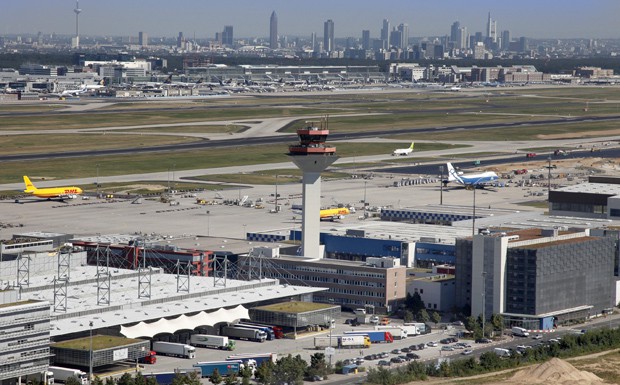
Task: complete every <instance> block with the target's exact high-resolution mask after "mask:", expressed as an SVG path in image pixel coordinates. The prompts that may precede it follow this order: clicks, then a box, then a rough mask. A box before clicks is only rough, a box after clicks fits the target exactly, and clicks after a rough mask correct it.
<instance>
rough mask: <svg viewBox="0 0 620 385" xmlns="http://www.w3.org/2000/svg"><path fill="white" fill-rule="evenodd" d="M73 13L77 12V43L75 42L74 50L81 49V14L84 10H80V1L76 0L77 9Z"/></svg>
mask: <svg viewBox="0 0 620 385" xmlns="http://www.w3.org/2000/svg"><path fill="white" fill-rule="evenodd" d="M73 12H75V41H74V44H73V46H74V48H79V47H80V12H82V9H81V8H80V0H75V9H74V10H73Z"/></svg>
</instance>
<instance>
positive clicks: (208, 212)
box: [207, 210, 211, 237]
mask: <svg viewBox="0 0 620 385" xmlns="http://www.w3.org/2000/svg"><path fill="white" fill-rule="evenodd" d="M210 235H211V211H209V210H207V237H209V236H210Z"/></svg>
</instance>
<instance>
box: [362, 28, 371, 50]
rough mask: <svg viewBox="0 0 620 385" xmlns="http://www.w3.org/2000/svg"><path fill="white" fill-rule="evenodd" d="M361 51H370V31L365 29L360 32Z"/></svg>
mask: <svg viewBox="0 0 620 385" xmlns="http://www.w3.org/2000/svg"><path fill="white" fill-rule="evenodd" d="M362 49H370V31H369V30H367V29H365V30H363V31H362Z"/></svg>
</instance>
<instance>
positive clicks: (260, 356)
mask: <svg viewBox="0 0 620 385" xmlns="http://www.w3.org/2000/svg"><path fill="white" fill-rule="evenodd" d="M277 360H278V354H277V353H243V354H233V355H232V356H228V357H226V361H243V363H244V364H248V363H250V364H252V363H253V365H255V366H260V365H261V364H262V363H263V362H265V361H271V362H273V363H274V364H275V363H276V361H277ZM250 366H251V365H250Z"/></svg>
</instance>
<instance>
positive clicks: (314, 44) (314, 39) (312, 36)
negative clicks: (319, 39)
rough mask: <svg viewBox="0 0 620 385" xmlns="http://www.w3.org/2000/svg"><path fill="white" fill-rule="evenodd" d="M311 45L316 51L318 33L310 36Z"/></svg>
mask: <svg viewBox="0 0 620 385" xmlns="http://www.w3.org/2000/svg"><path fill="white" fill-rule="evenodd" d="M310 45H311V46H312V50H313V51H316V32H312V34H311V35H310Z"/></svg>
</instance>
